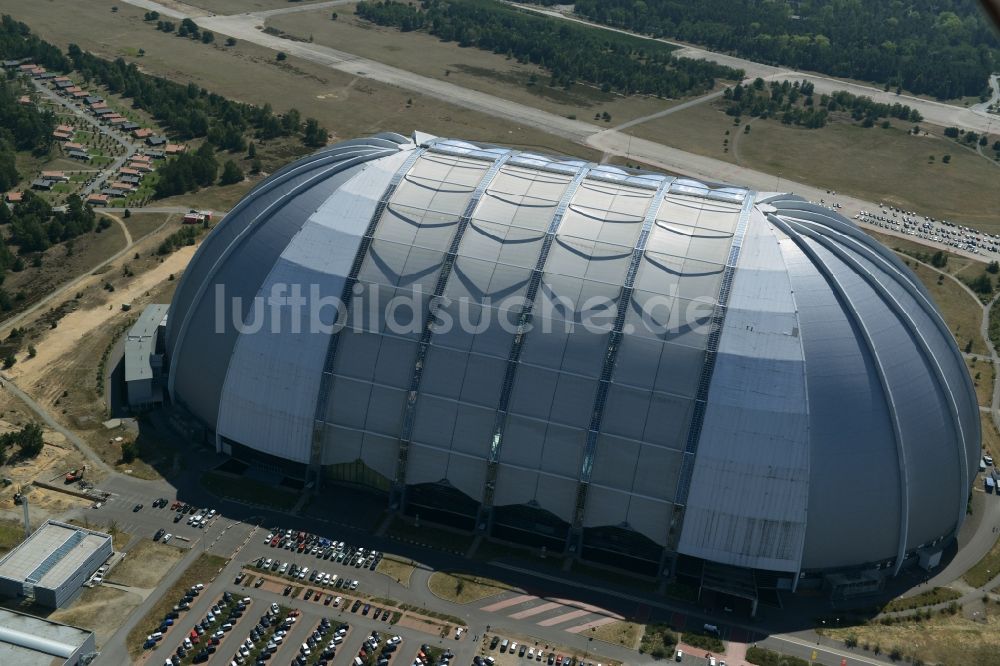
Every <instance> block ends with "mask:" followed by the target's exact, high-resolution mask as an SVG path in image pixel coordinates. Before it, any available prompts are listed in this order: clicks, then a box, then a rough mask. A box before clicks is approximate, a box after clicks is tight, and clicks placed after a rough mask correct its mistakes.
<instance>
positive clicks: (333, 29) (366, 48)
mask: <svg viewBox="0 0 1000 666" xmlns="http://www.w3.org/2000/svg"><path fill="white" fill-rule="evenodd" d="M336 12H337V20H336V21H332V20H330V13H331V10H330V8H324V9H317V10H316V11H312V12H299V13H295V14H282V15H278V16H275V17H273V18H270V19H268V20H267V22H266V25H267V26H268V27H273V28H276V29H278V30H281V31H283V32H284V33H286V34H288V35H292V36H295V37H298V38H301V39H307V40H308V39H309V38H310V37H311V38H312V39H313V41H314V42H315V43H317V44H322V45H324V46H329V47H331V48H335V49H338V50H341V51H347V52H348V53H353V54H356V55H359V56H362V57H365V58H371V59H372V60H376V61H378V62H383V63H385V64H387V65H392V66H393V67H399V68H400V69H405V70H408V71H411V72H414V73H417V74H421V75H423V76H428V77H431V78H435V79H440V80H442V81H448V82H449V83H454V84H455V85H459V86H462V87H463V88H468V89H470V90H478V91H480V92H484V93H488V94H491V95H496V96H498V97H503V98H505V99H509V100H512V101H515V102H520V103H523V104H528V105H530V106H533V107H536V108H539V109H542V110H545V111H549V112H551V113H555V114H558V115H561V116H569V115H575V116H577V117H578V118H579V119H580V120H584V121H587V122H592V123H594V124H595V125H598V126H601V127H608V126H609V124H608V123H607V122H605V121H603V120H594V115H595V114H603V113H604V112H607V113H609V114H610V115H611V123H610V124H611V125H614V124H616V123H620V122H625V121H628V120H632V119H633V118H638V117H641V116H646V115H649V114H651V113H655V112H657V111H661V110H663V109H666V108H668V107H669V106H670V105H671V104H674V103H676V101H668V100H662V99H656V98H655V97H640V96H633V97H627V98H626V97H623V96H621V95H616V94H613V93H605V92H601V91H600V90H599V89H597V88H592V87H590V86H586V85H583V84H579V83H578V84H576V85H574V86H573V87H572V88H571V89H570V90H563V89H562V88H553V87H550V86H549V85H548V81H549V75H548V74H547V73H546V72H545V71H544V70H543V69H542V68H541V67H538V66H536V65H532V64H531V63H524V64H521V63H518V62H517V61H516V60H514V59H508V58H507V57H506V56H503V55H500V54H496V53H492V52H490V51H483V50H480V49H476V48H461V47H459V46H458V45H457V44H456V43H454V42H450V43H449V42H443V41H441V40H439V39H438V38H437V37H434V36H431V35H429V34H427V33H424V32H416V31H414V32H401V31H399V30H396V29H393V28H386V27H382V26H377V25H375V24H373V23H369V22H367V21H364V20H362V19H360V18H358V17H357V16H355V14H354V5H342V6H340V7H337V8H336ZM532 75H534V76H535V78H536V79H537V81H536V82H535V83H534V84H533V85H530V80H531V77H532Z"/></svg>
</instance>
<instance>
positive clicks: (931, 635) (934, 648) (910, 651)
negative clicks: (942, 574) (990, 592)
mask: <svg viewBox="0 0 1000 666" xmlns="http://www.w3.org/2000/svg"><path fill="white" fill-rule="evenodd" d="M998 612H1000V611H998V610H997V609H996V607H995V606H990V607H988V608H987V610H986V611H985V612H981V613H980V615H979V616H978V617H977V620H971V619H968V618H965V617H963V616H962V615H961V614H958V615H947V614H945V615H943V614H940V613H938V614H936V615H934V616H933V617H932V618H931V619H929V620H923V621H920V622H907V623H898V624H892V625H888V626H886V625H882V624H877V623H873V624H869V625H863V626H856V627H849V628H844V629H825V630H823V631H822V633H823V635H825V636H829V637H831V638H833V639H836V640H845V639H848V638H853V639H854V640H856V641H857V644H858V646H859V647H861V648H862V649H865V650H866V651H869V652H871V653H872V654H875V653H876V651H877V652H878V653H879V654H881V655H883V658H884V657H885V656H888V655H891V654H892V653H893V651H895V650H898V651H899V657H900V658H901V660H902V661H901V663H903V662H905V663H916V661H917V660H920V661H922V662H923V663H925V664H949V665H950V664H993V663H996V655H997V651H998V650H1000V616H998ZM897 661H899V660H898V659H897Z"/></svg>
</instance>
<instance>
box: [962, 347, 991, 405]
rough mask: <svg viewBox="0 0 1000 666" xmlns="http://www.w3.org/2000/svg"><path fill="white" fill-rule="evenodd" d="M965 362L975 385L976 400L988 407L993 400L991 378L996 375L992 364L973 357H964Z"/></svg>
mask: <svg viewBox="0 0 1000 666" xmlns="http://www.w3.org/2000/svg"><path fill="white" fill-rule="evenodd" d="M965 364H966V367H968V368H969V376H970V377H972V384H973V386H975V387H976V399H977V401H978V402H979V404H980V405H982V406H983V407H989V406H990V404H992V402H993V380H994V377H996V371H995V369H994V368H993V364H992V363H990V362H989V361H980V360H978V359H975V358H967V359H965Z"/></svg>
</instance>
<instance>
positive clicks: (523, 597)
mask: <svg viewBox="0 0 1000 666" xmlns="http://www.w3.org/2000/svg"><path fill="white" fill-rule="evenodd" d="M537 598H538V597H536V596H535V595H533V594H519V595H518V596H516V597H511V598H510V599H504V600H503V601H498V602H496V603H492V604H490V605H489V606H483V607H482V608H481V609H480V610H484V611H487V612H493V611H498V610H503V609H504V608H510V607H511V606H516V605H518V604H523V603H525V602H526V601H534V600H536V599H537Z"/></svg>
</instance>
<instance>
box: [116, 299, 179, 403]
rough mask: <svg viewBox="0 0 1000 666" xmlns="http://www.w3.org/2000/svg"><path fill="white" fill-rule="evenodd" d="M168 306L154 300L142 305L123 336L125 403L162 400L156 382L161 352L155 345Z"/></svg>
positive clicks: (161, 357) (164, 320)
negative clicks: (140, 310)
mask: <svg viewBox="0 0 1000 666" xmlns="http://www.w3.org/2000/svg"><path fill="white" fill-rule="evenodd" d="M169 307H170V306H168V305H166V304H157V303H154V304H152V305H148V306H146V309H145V310H143V311H142V314H141V315H140V316H139V319H138V320H137V321H136V322H135V324H133V326H132V328H130V329H129V332H128V336H127V337H126V338H125V387H126V390H127V392H128V404H129V405H131V406H133V407H143V406H146V405H151V404H154V403H158V402H161V401H162V400H163V391H162V387H161V386H160V383H159V377H160V368H161V366H162V360H163V355H162V353H159V349H158V346H159V347H162V346H163V342H162V336H160V331H161V330H162V328H163V327H165V326H166V322H167V310H168V309H169Z"/></svg>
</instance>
